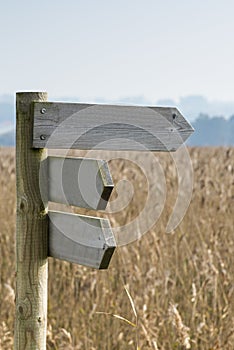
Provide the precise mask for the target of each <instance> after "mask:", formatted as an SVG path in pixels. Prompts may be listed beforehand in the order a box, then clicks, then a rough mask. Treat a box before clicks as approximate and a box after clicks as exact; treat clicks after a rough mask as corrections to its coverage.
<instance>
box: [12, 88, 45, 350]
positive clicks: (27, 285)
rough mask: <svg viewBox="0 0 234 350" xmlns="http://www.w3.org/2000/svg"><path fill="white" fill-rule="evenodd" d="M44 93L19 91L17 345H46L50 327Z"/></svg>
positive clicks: (20, 348)
mask: <svg viewBox="0 0 234 350" xmlns="http://www.w3.org/2000/svg"><path fill="white" fill-rule="evenodd" d="M46 100H47V93H45V92H22V93H17V95H16V186H17V221H16V317H15V350H34V349H37V350H39V349H40V350H45V349H46V327H47V275H48V270H47V269H48V266H47V255H48V254H47V252H48V243H47V232H48V216H47V204H46V203H43V201H42V199H41V194H40V186H39V169H40V164H41V162H42V160H44V159H45V158H46V157H47V152H46V149H33V148H32V139H33V113H32V101H39V102H43V101H46Z"/></svg>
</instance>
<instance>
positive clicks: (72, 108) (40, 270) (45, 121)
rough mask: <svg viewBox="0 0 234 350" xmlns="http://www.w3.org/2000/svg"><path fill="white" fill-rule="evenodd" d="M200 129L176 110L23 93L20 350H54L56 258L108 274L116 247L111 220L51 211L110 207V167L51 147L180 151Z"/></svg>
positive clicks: (19, 114)
mask: <svg viewBox="0 0 234 350" xmlns="http://www.w3.org/2000/svg"><path fill="white" fill-rule="evenodd" d="M192 132H193V128H192V127H191V125H190V124H189V123H188V122H187V121H186V119H185V118H184V117H183V116H182V115H181V113H180V112H179V111H178V110H177V109H176V108H167V107H139V106H119V105H100V104H83V103H57V102H56V103H54V102H48V101H47V93H45V92H22V93H17V95H16V184H17V186H16V188H17V225H16V255H17V256H16V270H17V271H16V272H17V288H16V322H15V349H17V350H18V349H19V350H21V349H22V350H25V344H26V343H27V347H28V348H30V349H45V348H46V322H47V260H48V259H47V258H48V256H50V257H54V258H59V259H62V260H66V261H69V262H73V263H77V264H82V265H85V266H89V267H93V268H97V269H106V268H108V265H109V262H110V260H111V257H112V255H113V252H114V250H115V248H116V241H115V237H114V234H113V232H112V229H111V226H110V223H109V220H107V219H102V218H98V217H90V216H85V215H78V214H73V213H67V212H61V211H48V206H47V205H48V202H49V201H50V202H55V203H62V204H67V205H68V206H76V207H80V208H88V209H93V210H105V208H106V205H107V203H108V200H109V198H110V195H111V192H112V189H113V187H114V185H113V181H112V178H111V174H110V171H109V168H108V164H107V162H106V161H105V160H96V159H87V158H76V157H58V156H50V157H48V155H47V149H80V150H83V149H84V150H91V149H99V150H122V151H124V150H130V151H146V150H147V151H175V150H176V149H177V148H178V147H179V146H181V145H182V144H183V143H184V142H185V141H186V139H187V138H188V137H189V136H190V135H191V133H192ZM29 310H31V311H30V313H29ZM25 341H26V343H25Z"/></svg>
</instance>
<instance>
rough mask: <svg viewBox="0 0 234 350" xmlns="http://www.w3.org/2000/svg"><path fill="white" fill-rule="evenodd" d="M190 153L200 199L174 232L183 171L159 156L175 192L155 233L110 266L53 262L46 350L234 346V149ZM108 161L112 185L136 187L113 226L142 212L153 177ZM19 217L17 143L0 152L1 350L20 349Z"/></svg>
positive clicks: (114, 217)
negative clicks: (16, 337) (169, 229)
mask: <svg viewBox="0 0 234 350" xmlns="http://www.w3.org/2000/svg"><path fill="white" fill-rule="evenodd" d="M189 152H190V156H191V160H192V164H193V170H194V185H193V187H194V189H193V196H192V201H191V204H190V207H189V209H188V211H187V213H186V215H185V217H184V219H183V221H182V222H181V224H180V225H179V226H178V228H177V229H176V230H175V231H174V232H173V233H171V234H166V233H165V231H166V224H167V221H168V218H169V216H170V214H171V212H172V208H173V205H174V203H175V199H176V193H177V180H178V179H177V175H176V169H175V165H174V164H173V161H172V159H171V156H170V154H157V155H156V154H155V156H156V157H157V159H158V161H159V162H160V164H161V166H162V169H163V172H164V175H165V180H166V188H167V198H166V203H165V207H164V210H163V212H162V215H161V216H160V218H159V220H158V221H157V223H156V224H155V226H154V227H153V228H152V229H151V230H150V231H149V232H148V233H147V234H145V235H144V236H143V237H142V238H141V239H140V240H138V241H136V242H134V243H132V244H129V245H127V246H124V247H119V248H118V249H117V252H116V253H115V254H114V256H113V258H112V261H111V264H110V267H109V270H107V271H95V270H93V269H89V268H85V267H82V266H77V265H74V264H70V263H67V262H63V261H59V260H55V259H51V258H50V259H49V300H48V336H47V348H48V349H68V350H69V349H86V350H99V349H100V350H107V349H108V350H114V349H121V350H122V349H137V346H138V347H139V349H160V350H169V349H189V348H191V349H202V350H214V349H215V350H219V349H220V350H221V349H222V350H223V349H227V350H228V349H229V350H231V349H233V348H234V230H233V227H234V148H221V147H220V148H208V147H207V148H190V149H189ZM109 166H110V170H111V173H112V176H113V180H114V183H117V182H118V181H119V180H121V179H123V178H125V179H128V180H129V181H131V183H132V184H133V185H134V198H133V200H132V201H131V203H130V204H129V205H128V206H127V208H125V209H124V210H123V211H122V212H120V213H116V214H113V215H112V216H111V217H110V220H111V224H112V225H113V226H118V225H119V224H123V223H126V222H130V221H131V220H132V218H134V217H135V216H136V215H138V213H139V211H140V210H141V209H142V206H143V205H144V200H145V198H146V196H147V188H146V186H145V181H146V179H145V176H144V175H143V173H142V172H141V171H140V170H139V168H137V167H136V166H133V165H131V164H130V163H129V162H128V161H127V160H121V159H119V160H113V161H110V164H109ZM155 181H157V179H155ZM116 195H117V194H116V193H115V192H114V193H113V198H115V196H116ZM80 212H81V211H80ZM92 214H94V213H92ZM15 215H16V208H15V158H14V149H13V148H12V149H11V148H1V149H0V276H1V283H0V349H3V350H6V349H12V347H13V329H14V287H15ZM98 215H100V216H105V214H103V213H99V214H98ZM113 314H115V315H118V316H121V317H123V318H124V319H125V320H121V319H120V318H117V317H115V316H113ZM128 321H129V322H128Z"/></svg>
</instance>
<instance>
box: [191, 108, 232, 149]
mask: <svg viewBox="0 0 234 350" xmlns="http://www.w3.org/2000/svg"><path fill="white" fill-rule="evenodd" d="M192 126H193V127H194V129H195V132H194V133H193V135H192V136H191V137H190V138H189V140H188V144H189V145H191V146H234V115H233V116H231V117H230V118H229V119H225V118H223V117H212V118H211V117H209V116H208V115H207V114H200V115H199V117H198V118H197V119H196V120H195V121H194V122H193V123H192Z"/></svg>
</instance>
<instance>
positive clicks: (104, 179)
mask: <svg viewBox="0 0 234 350" xmlns="http://www.w3.org/2000/svg"><path fill="white" fill-rule="evenodd" d="M47 162H48V165H47V171H48V189H47V191H48V200H49V201H51V202H56V203H63V204H69V205H74V206H78V207H82V208H91V209H101V210H104V209H105V208H106V205H107V202H108V199H109V197H110V194H111V191H112V189H113V186H114V185H113V182H112V178H111V175H110V172H109V168H108V165H107V162H106V161H104V160H96V159H84V158H73V157H66V158H63V157H48V160H47Z"/></svg>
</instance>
